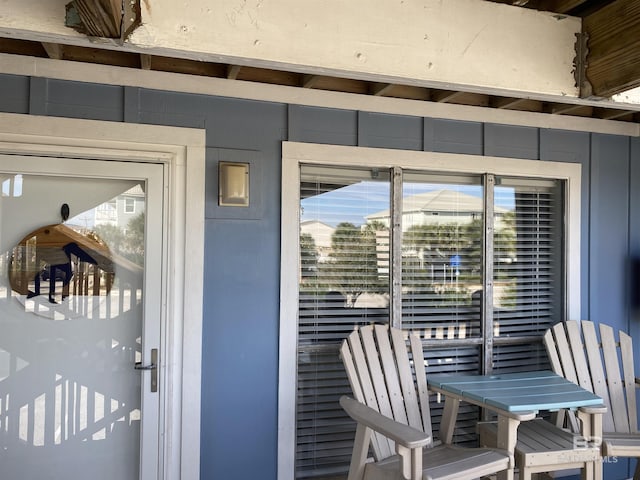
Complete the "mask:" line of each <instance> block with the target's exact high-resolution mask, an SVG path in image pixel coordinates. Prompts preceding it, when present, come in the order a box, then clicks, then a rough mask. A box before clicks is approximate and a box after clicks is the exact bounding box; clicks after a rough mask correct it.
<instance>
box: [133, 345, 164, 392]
mask: <svg viewBox="0 0 640 480" xmlns="http://www.w3.org/2000/svg"><path fill="white" fill-rule="evenodd" d="M133 368H134V369H135V370H149V371H150V372H151V391H152V392H157V391H158V349H157V348H152V349H151V363H150V364H149V365H143V364H142V362H136V364H135V365H134V366H133Z"/></svg>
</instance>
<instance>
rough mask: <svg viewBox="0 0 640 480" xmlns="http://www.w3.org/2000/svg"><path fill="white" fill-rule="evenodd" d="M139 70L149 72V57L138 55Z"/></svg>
mask: <svg viewBox="0 0 640 480" xmlns="http://www.w3.org/2000/svg"><path fill="white" fill-rule="evenodd" d="M140 68H141V69H142V70H151V55H147V54H145V53H141V54H140Z"/></svg>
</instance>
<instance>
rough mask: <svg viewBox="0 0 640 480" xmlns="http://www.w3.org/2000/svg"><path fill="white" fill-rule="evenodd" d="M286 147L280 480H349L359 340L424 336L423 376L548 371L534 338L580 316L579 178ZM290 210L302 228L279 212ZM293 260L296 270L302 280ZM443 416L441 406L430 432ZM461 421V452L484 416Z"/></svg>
mask: <svg viewBox="0 0 640 480" xmlns="http://www.w3.org/2000/svg"><path fill="white" fill-rule="evenodd" d="M292 145H293V146H292V150H293V151H296V148H297V149H301V151H303V152H305V155H304V158H305V159H306V160H307V161H302V160H299V159H298V158H297V157H296V155H295V154H294V153H291V154H289V155H287V152H286V150H287V149H285V155H284V158H283V160H285V163H286V165H285V166H286V167H287V170H286V171H288V172H291V170H289V169H290V168H294V169H295V170H294V171H293V172H294V173H293V174H290V175H291V178H289V182H288V183H290V181H291V180H292V179H295V185H296V188H295V192H294V191H293V189H292V188H291V187H285V185H287V183H283V278H284V279H285V280H286V281H283V284H282V285H283V306H282V312H283V314H282V320H281V322H282V325H281V344H282V345H281V358H280V362H281V379H280V382H281V387H280V388H281V389H280V415H281V417H282V418H281V425H283V424H287V425H288V424H290V425H291V429H290V430H289V429H288V428H282V429H281V438H280V441H279V458H280V460H281V463H280V465H281V468H280V469H279V471H281V472H283V473H282V475H281V478H283V479H284V478H287V479H289V478H292V477H295V478H333V477H340V476H342V475H344V474H345V473H346V472H347V470H348V465H349V461H350V458H351V452H352V446H353V439H354V432H355V426H354V424H353V422H352V421H351V420H350V419H349V418H348V417H347V416H346V415H345V414H344V412H343V411H342V409H341V408H340V405H339V403H338V400H339V398H340V396H341V395H351V394H352V393H351V391H350V387H349V383H348V381H347V378H346V374H345V372H344V368H343V366H342V362H341V360H340V358H339V356H338V349H339V346H340V343H341V342H342V340H343V339H344V338H345V337H346V336H347V335H348V334H349V333H350V332H351V331H352V330H353V329H354V328H357V327H358V326H360V325H366V324H369V323H388V324H391V325H394V326H396V327H400V328H403V329H406V330H410V331H413V332H417V333H418V334H419V336H420V338H421V339H422V341H423V345H424V348H425V354H426V358H427V360H428V365H427V372H428V373H442V372H469V373H482V372H492V371H495V372H497V371H505V372H506V371H517V370H531V369H542V368H546V367H547V359H546V353H545V351H544V349H543V348H542V344H541V342H540V339H541V335H542V334H543V332H544V331H545V330H546V329H547V328H548V327H549V326H550V325H553V324H554V323H556V322H558V321H561V320H564V319H565V318H566V317H567V314H568V312H569V314H570V313H571V312H572V311H575V310H572V307H571V305H575V296H576V292H577V289H576V288H575V287H572V288H569V285H571V284H574V283H576V279H577V278H579V276H577V275H576V270H575V269H571V268H568V267H567V265H566V258H567V255H568V254H567V252H568V251H569V250H570V248H574V249H575V248H576V246H579V243H577V242H576V239H575V236H572V237H571V240H572V242H570V241H568V239H567V231H568V228H569V226H570V225H574V226H575V225H577V223H576V222H577V219H578V218H579V215H577V212H578V211H579V189H578V188H576V186H579V166H575V165H569V164H560V163H558V164H555V163H554V164H550V165H549V169H548V171H546V172H545V176H544V177H541V176H532V175H529V176H526V174H527V168H529V170H534V171H535V172H540V171H541V170H540V169H539V168H538V169H532V168H531V167H532V165H531V163H532V162H527V161H520V160H511V161H510V162H511V163H510V164H509V165H507V164H506V163H504V162H503V161H502V159H494V158H491V157H470V156H464V155H460V156H456V155H444V154H429V153H423V152H402V153H398V154H397V155H398V156H403V155H404V156H407V157H410V160H407V159H406V158H404V157H403V158H393V157H394V156H395V155H394V156H391V157H390V158H382V157H379V156H375V159H374V160H373V159H372V160H363V159H362V156H361V150H360V149H357V148H354V147H339V148H337V149H336V147H331V150H330V151H329V152H330V153H331V155H325V154H324V148H329V147H323V146H318V145H315V146H305V145H303V144H292ZM307 149H308V150H310V151H311V152H312V153H314V152H320V153H319V154H318V158H314V157H313V155H312V154H308V153H306V150H307ZM336 150H337V151H343V152H344V156H343V157H341V158H337V157H335V155H334V153H335V151H336ZM350 153H353V154H354V157H355V160H353V161H352V162H350V161H349V159H350V155H349V154H350ZM414 157H415V158H416V159H418V160H419V161H414V160H413V159H414ZM433 158H435V161H433ZM442 158H445V159H446V160H447V161H446V162H444V161H442ZM287 159H288V163H287ZM309 159H311V160H309ZM538 163H539V162H538ZM447 167H448V168H447ZM516 167H519V168H516ZM474 171H475V172H477V173H474ZM515 172H517V174H516V173H515ZM285 181H286V180H283V182H285ZM569 182H571V185H572V186H573V188H572V194H573V195H572V196H569V195H568V190H569V189H568V188H567V185H568V183H569ZM287 198H289V199H291V200H295V204H296V206H295V209H292V210H291V213H292V212H297V213H298V214H299V215H297V216H296V217H297V218H291V217H290V216H289V215H287V213H286V212H285V211H284V210H286V209H285V203H284V202H285V201H286V199H287ZM572 205H573V206H572ZM576 205H577V206H576ZM569 213H570V215H569ZM567 222H568V223H567ZM294 223H295V225H293V224H294ZM578 231H579V229H578ZM294 232H295V233H294ZM294 237H295V238H294ZM578 242H579V239H578ZM289 245H295V246H296V249H295V251H294V252H293V253H294V255H292V256H289V255H290V253H291V248H290V246H289ZM285 257H287V258H291V259H293V258H294V257H295V258H296V259H297V261H296V262H295V272H294V269H293V267H294V264H293V263H292V264H291V268H289V267H287V265H288V264H287V262H286V261H285V260H286V258H285ZM292 275H295V279H296V280H295V282H294V281H292V280H293V279H292V277H291V276H292ZM292 289H293V290H296V292H294V293H295V295H294V294H291V290H292ZM293 298H295V299H296V301H295V305H293V304H292V303H290V300H291V299H293ZM288 322H291V323H288ZM289 328H290V329H289ZM283 332H284V333H283ZM292 334H293V335H292ZM291 343H294V344H295V350H294V349H290V348H289V347H290V345H291ZM294 351H295V359H294V358H292V356H291V355H292V354H293V353H294ZM289 352H290V353H289ZM291 361H295V372H294V370H293V369H291V368H290V363H289V362H291ZM283 372H291V374H293V375H294V376H295V378H289V377H288V376H286V375H285V374H284V373H283ZM290 380H291V381H292V383H291V384H288V383H287V382H288V381H290ZM283 382H284V383H283ZM288 385H291V387H292V388H291V387H288ZM287 402H289V403H287ZM288 405H289V406H288ZM441 407H442V405H440V404H438V403H437V398H436V397H434V398H433V405H432V408H433V411H432V414H433V417H434V418H433V423H434V431H436V432H437V429H438V424H439V415H440V413H441V410H440V409H441ZM291 412H295V413H294V414H293V417H294V418H292V413H291ZM458 418H459V422H458V424H457V429H456V438H455V440H456V442H458V443H464V444H469V445H473V444H474V443H475V442H476V437H475V426H476V422H477V421H478V419H479V412H478V411H477V409H475V408H474V407H471V406H467V405H464V404H463V405H461V413H460V415H459V417H458ZM287 452H288V454H287ZM292 452H293V455H292ZM292 456H293V458H292V460H290V459H291V457H292ZM285 466H287V468H285ZM288 468H290V470H288ZM286 472H289V474H290V475H291V476H289V474H288V473H286Z"/></svg>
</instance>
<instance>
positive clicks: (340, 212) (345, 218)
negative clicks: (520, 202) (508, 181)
mask: <svg viewBox="0 0 640 480" xmlns="http://www.w3.org/2000/svg"><path fill="white" fill-rule="evenodd" d="M447 189H448V190H455V191H458V192H462V193H466V194H468V195H473V196H476V197H479V198H480V197H481V196H482V189H481V188H480V187H479V186H478V185H447V184H428V183H411V184H405V196H411V195H418V194H421V193H426V192H431V191H434V190H447ZM389 192H390V186H389V183H387V182H370V181H363V182H359V183H354V184H351V185H347V186H344V187H342V188H338V189H336V190H332V191H330V192H325V193H321V194H319V195H314V196H311V197H308V198H305V199H303V200H302V201H301V202H300V204H301V221H302V222H305V221H309V220H318V221H320V222H323V223H326V224H327V225H331V226H332V227H335V226H336V225H338V224H339V223H342V222H349V223H352V224H354V225H356V226H360V225H363V224H365V223H366V217H367V216H368V215H371V214H373V213H376V212H380V211H382V210H386V209H388V208H389V195H390V193H389ZM495 198H496V204H497V205H498V206H500V207H503V208H506V209H509V210H512V209H513V208H514V206H515V200H514V190H513V189H512V188H504V187H502V188H498V189H496V195H495Z"/></svg>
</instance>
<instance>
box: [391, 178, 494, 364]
mask: <svg viewBox="0 0 640 480" xmlns="http://www.w3.org/2000/svg"><path fill="white" fill-rule="evenodd" d="M402 196H403V199H402V326H403V328H406V329H410V330H418V331H419V332H420V334H421V336H422V337H423V338H425V339H469V338H478V337H479V336H480V326H481V325H480V299H481V293H482V223H483V189H482V186H481V185H480V177H478V176H460V177H449V176H448V177H443V176H438V175H429V174H421V173H410V172H409V173H407V174H405V176H404V182H403V189H402ZM459 363H460V362H457V361H451V362H449V364H450V365H454V364H456V365H458V364H459ZM458 368H459V367H458Z"/></svg>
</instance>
